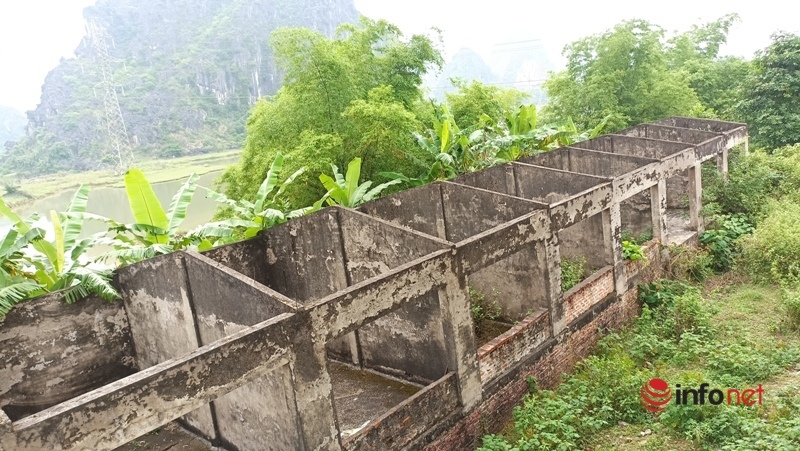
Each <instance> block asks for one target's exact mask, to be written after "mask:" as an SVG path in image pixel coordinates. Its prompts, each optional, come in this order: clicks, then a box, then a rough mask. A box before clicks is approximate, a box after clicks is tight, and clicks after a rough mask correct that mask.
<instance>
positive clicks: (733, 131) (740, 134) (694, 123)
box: [653, 116, 747, 149]
mask: <svg viewBox="0 0 800 451" xmlns="http://www.w3.org/2000/svg"><path fill="white" fill-rule="evenodd" d="M653 124H656V125H666V126H670V127H678V128H688V129H693V130H702V131H707V132H713V133H722V134H723V135H725V144H724V146H725V148H726V149H732V148H733V147H735V146H737V145H739V144H742V143H746V142H747V124H745V123H741V122H727V121H716V120H712V119H698V118H694V117H680V116H673V117H668V118H664V119H661V120H658V121H655V122H653Z"/></svg>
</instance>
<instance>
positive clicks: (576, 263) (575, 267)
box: [561, 255, 586, 293]
mask: <svg viewBox="0 0 800 451" xmlns="http://www.w3.org/2000/svg"><path fill="white" fill-rule="evenodd" d="M585 273H586V258H585V257H579V256H573V257H564V256H563V255H562V256H561V291H563V292H565V293H566V292H567V291H569V290H570V289H572V287H574V286H575V285H577V284H579V283H580V282H581V280H583V279H584V278H585V277H586V276H585Z"/></svg>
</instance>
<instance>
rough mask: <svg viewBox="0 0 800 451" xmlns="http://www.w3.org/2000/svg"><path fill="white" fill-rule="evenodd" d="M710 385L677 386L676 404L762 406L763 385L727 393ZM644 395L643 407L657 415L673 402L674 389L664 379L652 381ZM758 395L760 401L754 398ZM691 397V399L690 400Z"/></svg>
mask: <svg viewBox="0 0 800 451" xmlns="http://www.w3.org/2000/svg"><path fill="white" fill-rule="evenodd" d="M708 387H709V384H707V383H705V382H703V383H702V384H700V386H699V387H698V388H697V389H694V388H683V389H682V388H681V384H675V396H674V399H675V404H678V405H681V404H683V405H686V404H692V405H698V404H699V405H704V404H706V402H708V403H709V404H711V405H715V406H718V405H720V404H722V403H723V402H726V401H727V404H728V405H731V404H737V405H738V404H744V405H746V406H753V405H755V404H758V405H761V403H762V401H763V395H764V389H763V388H762V387H761V384H758V388H748V389H745V390H739V389H736V388H729V389H728V391H727V396H726V393H725V392H723V391H722V390H720V389H718V388H715V389H712V390H709V389H708ZM640 393H641V395H642V407H644V408H645V409H647V410H649V411H650V412H653V413H657V412H661V411H663V410H664V409H666V408H667V404H669V402H670V401H672V400H673V396H672V389H671V388H670V387H669V384H667V381H665V380H664V379H657V378H655V379H650V380H649V381H647V382H646V383H645V384H644V385H642V389H641V390H640ZM756 394H758V399H757V400H756V399H753V397H754V396H755V395H756ZM690 396H691V399H690V398H689V397H690Z"/></svg>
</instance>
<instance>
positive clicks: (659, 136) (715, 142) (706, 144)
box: [609, 124, 726, 160]
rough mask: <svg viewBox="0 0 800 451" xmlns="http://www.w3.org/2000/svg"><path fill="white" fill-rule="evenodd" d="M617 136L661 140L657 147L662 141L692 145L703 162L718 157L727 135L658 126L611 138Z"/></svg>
mask: <svg viewBox="0 0 800 451" xmlns="http://www.w3.org/2000/svg"><path fill="white" fill-rule="evenodd" d="M616 135H625V136H631V137H638V138H650V139H654V140H659V141H656V142H655V143H654V144H655V145H656V146H658V145H659V144H660V143H661V141H673V142H676V143H686V144H691V145H692V146H693V147H694V148H695V157H696V158H699V159H701V160H706V159H708V158H711V157H713V156H714V155H717V154H718V153H719V152H720V150H721V149H723V148H724V147H725V144H726V138H725V135H724V134H722V133H715V132H710V131H703V130H695V129H689V128H679V127H671V126H666V125H656V124H640V125H636V126H633V127H630V128H626V129H625V130H621V131H618V132H615V134H614V135H609V136H616Z"/></svg>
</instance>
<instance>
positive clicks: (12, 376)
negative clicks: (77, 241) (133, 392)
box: [0, 293, 136, 420]
mask: <svg viewBox="0 0 800 451" xmlns="http://www.w3.org/2000/svg"><path fill="white" fill-rule="evenodd" d="M135 370H136V365H135V362H134V355H133V343H132V341H131V337H130V328H129V326H128V318H127V316H126V314H125V309H124V307H123V305H122V302H121V301H117V302H113V303H110V302H108V301H105V300H103V299H100V298H99V297H96V296H91V297H89V298H87V299H84V300H81V301H80V302H76V303H74V304H66V303H65V302H64V299H63V296H62V294H61V293H51V294H47V295H44V296H40V297H38V298H36V299H33V300H30V301H26V302H24V303H21V304H19V305H18V306H16V307H15V308H14V309H12V310H11V311H10V312H9V313H8V314H7V315H6V316H5V317H0V406H2V408H3V410H4V411H5V412H6V413H8V415H9V416H10V417H11V419H13V420H19V419H20V418H22V417H25V416H27V415H30V414H32V413H36V412H38V411H40V410H43V409H46V408H48V407H51V406H53V405H56V404H58V403H60V402H63V401H66V400H69V399H72V398H74V397H76V396H78V395H81V394H83V393H85V392H87V391H89V390H93V389H95V388H98V387H102V386H103V385H106V384H109V383H111V382H114V381H115V380H118V379H120V378H123V377H125V376H127V375H129V374H132V373H133V372H134V371H135Z"/></svg>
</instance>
